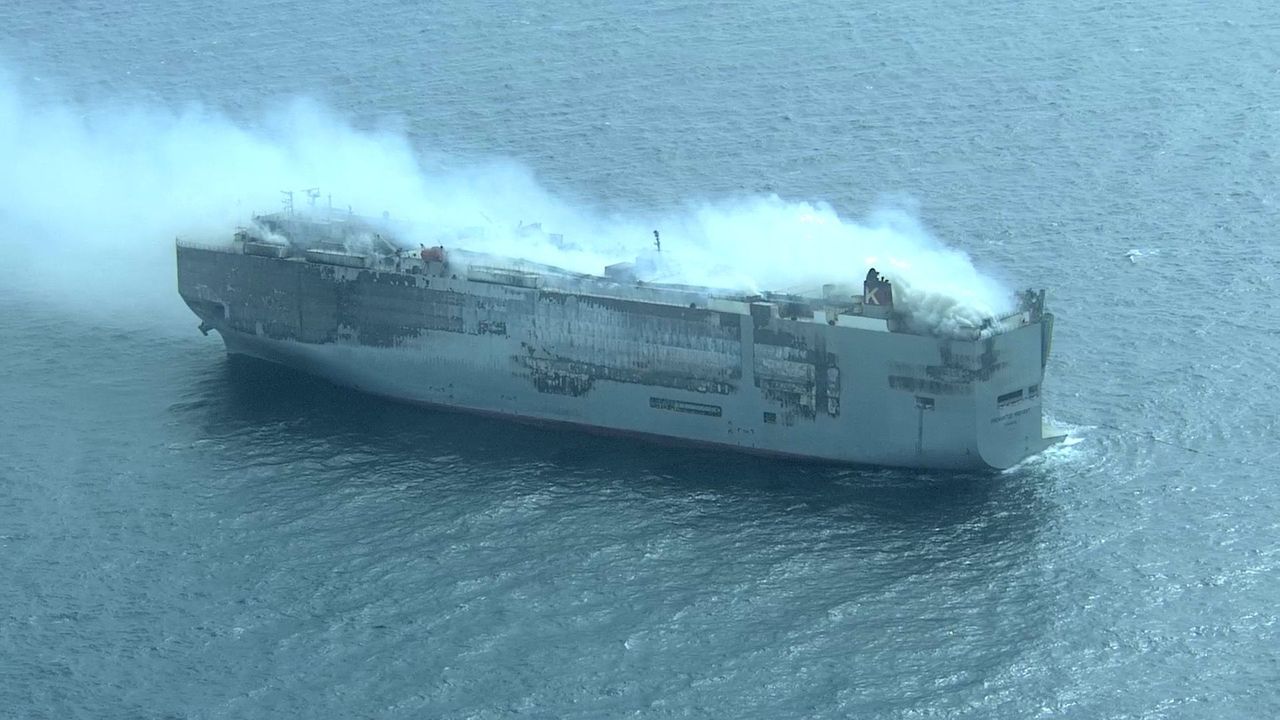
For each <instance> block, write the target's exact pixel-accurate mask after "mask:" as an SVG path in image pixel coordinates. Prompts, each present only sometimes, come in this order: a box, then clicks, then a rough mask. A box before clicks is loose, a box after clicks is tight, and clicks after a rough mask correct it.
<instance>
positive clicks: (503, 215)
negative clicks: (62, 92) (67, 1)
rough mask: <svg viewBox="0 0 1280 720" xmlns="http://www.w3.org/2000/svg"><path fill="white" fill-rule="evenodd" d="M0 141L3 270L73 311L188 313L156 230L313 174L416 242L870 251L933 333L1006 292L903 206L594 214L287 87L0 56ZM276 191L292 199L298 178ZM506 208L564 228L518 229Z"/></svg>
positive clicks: (597, 250)
mask: <svg viewBox="0 0 1280 720" xmlns="http://www.w3.org/2000/svg"><path fill="white" fill-rule="evenodd" d="M0 158H3V159H4V162H3V163H0V227H3V228H5V230H4V235H5V237H4V240H3V241H2V242H3V243H4V245H3V248H4V250H5V252H6V255H7V257H8V259H9V261H10V262H9V263H8V265H9V268H10V271H9V273H8V279H7V280H4V281H3V282H5V283H6V284H8V283H12V284H13V285H14V286H15V287H19V288H22V289H25V290H28V291H33V292H35V293H37V294H38V295H39V296H41V297H42V298H45V299H48V300H49V301H51V302H56V303H61V304H65V305H66V306H67V307H69V308H71V309H73V310H77V311H97V312H103V313H107V314H112V315H128V316H129V317H139V318H140V317H154V316H156V315H157V314H160V315H162V316H164V317H173V318H176V317H187V315H186V310H185V308H184V307H183V306H182V305H181V302H180V301H179V300H178V298H177V294H176V287H175V285H176V283H175V279H174V271H173V240H174V238H175V236H183V237H184V238H189V239H192V240H197V241H207V242H219V241H222V240H225V239H227V238H229V237H230V236H231V234H232V233H233V232H234V230H235V228H236V226H237V225H247V224H249V223H250V221H251V218H252V215H253V213H255V212H270V211H274V210H277V209H279V208H280V202H281V195H280V191H281V190H285V189H302V188H309V187H319V188H320V189H321V193H322V195H321V197H320V199H319V200H318V204H319V205H321V206H325V205H328V204H329V202H330V200H329V198H330V197H332V204H333V205H334V206H335V207H336V208H337V209H338V210H339V211H342V212H345V211H346V209H347V208H348V207H351V208H352V209H353V210H354V211H355V212H357V213H358V214H365V215H371V216H378V215H381V214H382V213H383V212H387V213H390V214H391V215H392V216H393V217H395V218H398V219H402V220H406V221H409V222H410V223H412V225H413V227H415V228H417V231H416V232H415V233H414V236H413V237H410V238H406V240H408V241H410V242H411V243H413V244H414V245H415V246H416V243H417V242H425V243H427V244H435V243H436V242H438V241H441V240H442V239H443V240H446V241H447V240H448V239H449V238H458V237H460V236H467V237H470V239H469V240H467V241H466V246H467V249H473V250H480V251H486V252H493V253H501V254H506V255H513V256H517V257H525V258H528V259H530V260H534V261H537V262H543V263H548V264H553V265H559V266H562V267H566V268H568V269H572V270H577V271H581V272H591V273H600V272H601V271H602V269H603V267H604V265H606V264H608V263H613V262H618V261H621V260H629V259H632V258H633V257H634V256H635V255H636V254H637V253H638V252H643V251H644V250H646V249H648V248H650V247H651V246H652V242H653V236H652V231H653V230H654V229H658V230H660V231H661V233H662V241H663V248H662V256H663V258H664V259H665V260H666V266H667V268H668V269H669V274H668V275H667V277H666V278H665V279H668V280H670V281H673V282H683V283H688V284H697V285H707V286H713V287H727V288H731V289H738V290H743V291H755V290H791V291H809V290H814V289H817V288H819V287H820V286H821V285H822V284H823V283H830V282H842V283H848V284H850V285H854V286H856V287H860V283H861V280H862V278H863V277H864V276H865V275H866V271H867V268H868V267H870V266H875V267H876V268H877V269H878V270H880V271H881V272H882V273H883V274H885V275H886V276H887V277H888V278H889V279H890V280H892V281H893V282H894V285H895V300H896V304H897V305H898V306H899V307H900V308H902V309H905V310H907V311H908V312H909V313H910V314H911V317H912V320H913V322H914V323H916V324H917V325H918V326H920V327H922V328H930V329H935V330H938V331H941V332H964V331H966V329H967V328H972V327H976V326H977V325H979V324H980V323H981V322H982V320H983V319H984V318H986V317H990V316H991V315H992V314H995V313H999V312H1003V311H1006V310H1008V309H1009V306H1010V303H1011V300H1010V294H1009V293H1008V292H1007V291H1006V290H1004V289H1003V288H1001V287H1000V286H999V285H998V284H997V283H995V282H993V281H991V280H990V279H988V278H986V277H984V276H983V275H982V274H980V273H979V272H978V271H977V270H976V269H975V268H974V265H973V264H972V262H970V260H969V259H968V257H967V256H965V255H964V254H963V253H960V252H958V251H955V250H951V249H948V248H946V247H944V246H943V245H942V244H941V243H939V242H937V241H936V240H935V239H934V238H933V237H931V236H930V234H929V233H928V232H926V231H925V230H924V228H923V227H922V226H921V225H920V224H919V223H918V222H917V221H915V220H914V219H913V218H912V216H911V215H910V214H908V213H906V212H902V211H882V212H878V213H875V214H873V215H872V216H871V217H870V218H868V219H867V220H865V221H863V222H861V223H855V222H851V221H849V220H846V219H844V218H841V217H840V216H839V215H838V214H837V213H836V212H835V211H834V210H833V209H832V208H831V207H829V206H827V205H825V204H822V203H810V202H791V201H785V200H782V199H779V198H777V197H773V196H768V197H751V198H744V199H739V200H734V201H720V202H707V203H701V204H689V205H687V206H685V207H683V208H680V209H679V210H677V211H674V212H668V213H663V214H661V215H657V216H655V215H652V214H649V215H640V214H637V215H635V216H632V217H605V216H601V215H599V214H597V213H593V212H590V211H587V210H583V209H581V208H577V207H573V206H571V205H570V204H568V203H566V202H564V201H562V200H560V199H557V198H556V197H554V196H552V195H551V194H550V193H548V192H547V191H546V190H545V189H544V188H542V187H541V186H539V184H538V183H537V182H536V181H535V180H534V178H533V177H532V175H531V173H529V172H528V171H527V170H526V169H524V168H522V167H520V166H518V165H516V164H514V163H511V162H505V161H486V162H478V163H477V162H473V163H469V164H459V163H458V162H457V161H450V160H449V159H448V158H445V157H444V156H435V157H429V156H427V155H425V154H424V153H422V152H420V151H418V150H415V148H414V147H412V145H411V144H410V143H409V142H408V140H407V139H406V138H405V136H404V135H403V133H400V132H397V131H396V130H394V129H381V130H367V129H366V130H362V129H357V128H355V127H353V126H352V124H350V123H348V122H345V121H343V120H342V119H340V118H338V117H337V116H335V115H334V114H333V113H332V112H330V111H328V110H326V109H324V108H322V107H320V106H318V105H316V104H315V103H312V102H309V101H306V100H296V101H292V102H288V103H285V104H283V105H281V106H280V107H279V108H278V109H276V110H274V111H271V112H267V113H264V114H263V115H262V117H260V118H259V119H258V120H257V122H255V123H253V124H251V125H249V124H244V123H237V122H233V121H232V120H230V119H228V118H227V117H225V116H224V115H222V114H219V113H217V112H214V111H210V110H207V109H205V108H201V107H188V108H185V109H181V110H178V111H175V110H172V109H166V108H156V107H138V106H136V105H135V106H110V105H95V106H93V107H87V106H84V105H82V104H76V103H72V102H67V101H64V100H56V99H49V98H47V97H43V96H42V97H41V99H39V100H37V99H33V98H32V97H31V93H29V92H24V91H23V88H21V87H20V86H19V83H18V82H17V81H16V80H15V79H14V77H13V75H12V74H6V73H3V72H0ZM294 202H295V204H297V205H303V204H305V203H306V202H307V199H306V197H305V195H304V194H302V193H297V194H296V195H295V198H294ZM522 222H524V223H528V222H540V223H541V224H542V227H543V229H544V230H545V231H546V232H547V233H557V234H562V235H563V236H564V240H563V242H551V241H550V240H549V239H548V236H547V235H545V234H533V235H530V234H527V233H520V232H518V231H517V230H516V228H517V226H518V225H519V224H520V223H522ZM469 228H480V229H482V230H483V232H482V233H477V232H474V231H469V230H468V229H469Z"/></svg>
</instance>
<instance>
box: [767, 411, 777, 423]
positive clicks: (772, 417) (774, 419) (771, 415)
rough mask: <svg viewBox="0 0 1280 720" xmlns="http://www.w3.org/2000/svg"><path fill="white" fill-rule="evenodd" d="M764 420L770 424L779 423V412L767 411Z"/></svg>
mask: <svg viewBox="0 0 1280 720" xmlns="http://www.w3.org/2000/svg"><path fill="white" fill-rule="evenodd" d="M764 421H765V422H766V423H768V424H770V425H776V424H777V423H778V413H771V412H767V413H765V414H764Z"/></svg>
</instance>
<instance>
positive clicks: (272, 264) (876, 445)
mask: <svg viewBox="0 0 1280 720" xmlns="http://www.w3.org/2000/svg"><path fill="white" fill-rule="evenodd" d="M353 264H354V263H353ZM370 264H372V265H374V266H373V267H346V266H341V265H334V264H320V263H317V262H309V261H307V260H304V259H302V258H299V257H265V256H260V255H252V254H245V252H243V251H241V250H240V249H237V248H235V247H234V246H230V247H226V248H209V247H197V246H184V245H179V247H178V281H179V282H178V285H179V291H180V293H181V295H182V297H183V299H184V300H185V301H186V302H187V304H188V305H189V306H190V307H191V309H192V310H193V311H194V312H195V313H196V314H197V315H198V316H199V317H200V319H201V321H202V326H203V327H207V328H212V329H215V330H217V331H218V332H219V333H220V334H221V336H222V337H223V339H224V341H225V342H226V345H227V349H228V352H231V353H242V354H246V355H252V356H256V357H260V358H263V359H266V360H270V361H273V362H279V363H283V364H286V365H290V366H293V367H297V368H300V369H302V370H304V371H307V372H311V373H313V374H316V375H319V376H322V377H325V378H328V379H330V380H332V381H334V382H337V383H340V384H343V385H348V386H351V387H355V388H358V389H361V390H365V391H368V392H372V393H376V394H379V395H384V396H387V397H392V398H398V399H402V400H406V401H410V402H415V403H421V404H427V405H443V406H449V407H455V408H459V409H463V410H469V411H474V412H480V413H486V414H496V415H504V416H511V417H516V418H520V419H524V420H533V421H543V422H551V423H567V424H573V425H581V426H586V427H589V428H593V429H597V430H605V431H609V432H617V433H625V434H633V435H637V436H644V437H659V438H669V439H672V440H679V441H682V442H691V443H696V444H709V445H717V446H725V447H730V448H736V449H740V450H745V451H750V452H756V453H764V454H772V455H784V456H788V457H802V458H811V459H815V460H825V461H835V462H844V463H869V464H881V465H896V466H907V467H930V468H948V469H972V468H982V467H1008V466H1010V465H1012V464H1014V463H1016V462H1018V461H1020V460H1021V459H1023V458H1025V457H1026V456H1028V455H1031V454H1034V453H1036V452H1038V451H1040V450H1041V449H1043V448H1044V447H1045V446H1046V444H1047V443H1048V442H1050V441H1049V440H1046V439H1045V438H1044V437H1043V436H1042V432H1041V408H1040V400H1039V392H1038V389H1039V385H1040V382H1041V379H1042V375H1043V356H1044V352H1045V349H1046V348H1047V343H1048V340H1047V338H1046V333H1047V331H1046V330H1045V329H1044V328H1043V327H1042V324H1041V322H1039V321H1029V322H1024V323H1022V324H1021V325H1020V326H1019V327H1016V328H1014V329H1012V330H1009V331H1007V332H1001V333H999V334H996V335H994V336H992V337H987V338H983V339H975V340H962V339H956V338H939V337H933V336H928V335H917V334H909V333H903V332H890V331H889V330H888V329H887V328H888V326H887V325H886V326H885V329H882V330H874V329H861V328H856V327H846V326H842V325H841V324H839V323H838V322H837V321H836V320H837V319H836V318H835V317H834V316H833V318H832V319H831V320H830V321H824V320H823V319H822V317H823V316H817V317H816V318H815V311H814V310H813V309H812V308H804V307H797V306H796V305H795V304H794V303H793V304H792V305H791V306H790V310H786V309H785V308H786V307H788V306H787V305H786V304H771V303H749V302H736V301H732V300H725V299H723V298H717V297H715V296H713V295H708V293H706V292H705V291H704V292H702V293H699V292H696V291H693V290H689V289H681V288H671V289H663V288H657V287H636V288H629V287H627V286H625V285H620V284H618V283H614V282H608V281H606V280H605V279H603V278H592V277H586V278H583V277H580V276H579V277H575V278H573V279H572V282H568V281H565V282H563V283H559V285H558V286H556V284H557V282H558V281H557V280H556V278H555V277H552V276H548V277H547V278H545V279H544V280H543V286H539V287H524V286H520V285H518V284H507V282H511V283H517V282H519V283H524V282H530V284H537V283H532V282H531V281H527V280H520V279H518V278H516V279H511V280H508V281H504V280H503V277H502V275H501V273H499V272H488V273H486V274H485V275H484V277H483V278H482V279H469V278H468V277H467V276H466V273H465V272H463V273H459V272H451V271H449V270H447V269H445V268H443V267H440V266H437V265H436V264H428V263H425V262H424V263H420V264H417V265H413V266H412V267H409V268H407V269H406V268H405V267H404V266H403V264H402V263H401V261H400V259H399V258H397V259H396V261H395V262H394V263H392V262H390V261H385V262H383V263H381V265H379V264H378V263H377V262H376V260H375V261H374V262H372V263H370ZM512 277H513V278H514V277H515V276H514V275H513V276H512ZM546 285H552V286H551V287H548V286H546ZM780 307H781V308H783V310H782V311H780V310H779V308H780ZM726 308H728V309H726ZM1015 390H1016V391H1018V392H1019V395H1018V399H1017V401H1016V402H1013V403H1010V402H1009V398H1010V397H1012V395H1011V393H1013V392H1014V391H1015ZM1002 399H1003V400H1002Z"/></svg>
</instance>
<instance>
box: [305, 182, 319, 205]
mask: <svg viewBox="0 0 1280 720" xmlns="http://www.w3.org/2000/svg"><path fill="white" fill-rule="evenodd" d="M319 197H320V188H318V187H313V188H307V204H308V205H310V206H311V207H315V206H316V200H317V199H319Z"/></svg>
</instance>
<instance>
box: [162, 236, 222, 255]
mask: <svg viewBox="0 0 1280 720" xmlns="http://www.w3.org/2000/svg"><path fill="white" fill-rule="evenodd" d="M174 244H176V245H177V246H178V247H180V248H183V249H186V250H210V251H213V252H225V253H231V252H235V250H236V249H235V247H234V246H232V245H231V243H213V242H200V241H198V240H188V239H186V238H177V239H176V240H175V241H174Z"/></svg>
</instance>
